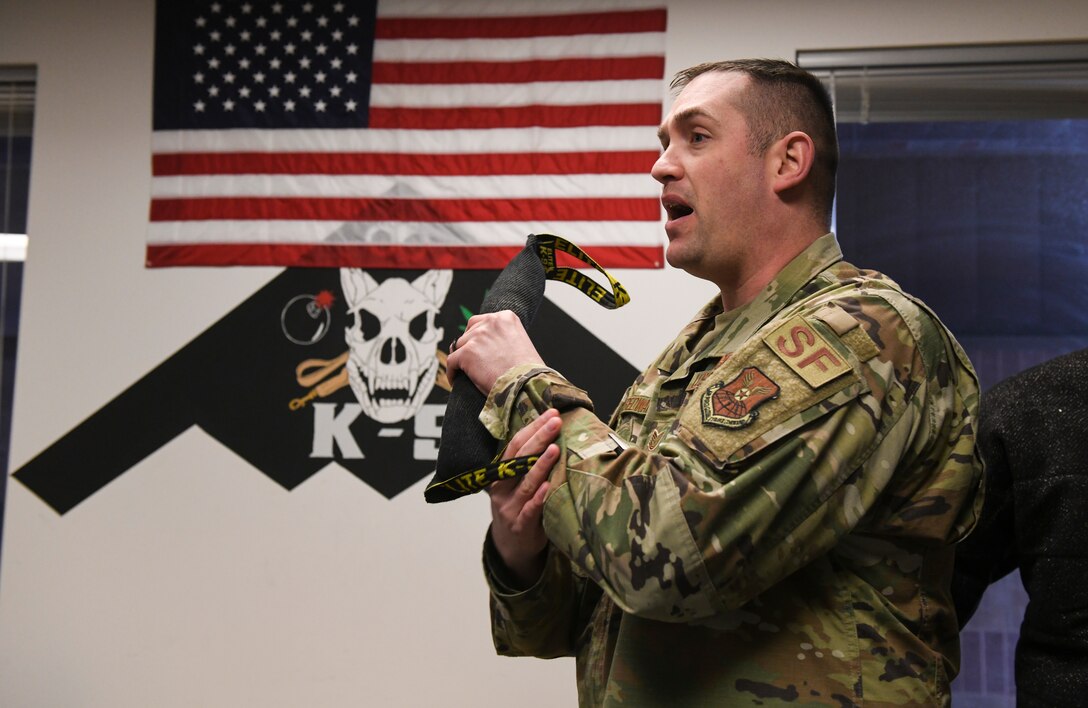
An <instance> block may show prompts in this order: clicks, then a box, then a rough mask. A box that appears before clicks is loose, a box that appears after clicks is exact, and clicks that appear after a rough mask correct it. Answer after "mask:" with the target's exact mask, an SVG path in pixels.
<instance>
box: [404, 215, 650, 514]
mask: <svg viewBox="0 0 1088 708" xmlns="http://www.w3.org/2000/svg"><path fill="white" fill-rule="evenodd" d="M556 251H562V252H564V253H567V254H569V255H571V256H573V257H574V258H576V259H578V260H579V261H581V262H583V263H585V264H587V265H590V266H592V267H593V268H596V269H597V270H598V271H600V272H601V273H602V274H603V275H604V277H605V278H607V279H608V283H609V285H610V286H611V290H609V289H607V288H605V287H603V286H601V285H600V284H598V283H597V282H596V281H594V280H593V279H592V278H589V277H587V276H586V275H583V274H582V273H580V272H578V271H577V270H575V269H574V268H567V267H563V266H559V265H558V264H557V262H556ZM546 280H559V281H561V282H564V283H567V284H569V285H572V286H574V287H576V288H578V289H579V290H581V291H582V292H583V293H585V294H586V295H587V296H588V297H589V298H591V299H592V300H594V301H595V302H598V303H600V304H601V306H603V307H607V308H608V309H615V308H617V307H622V306H623V305H625V304H627V303H628V302H629V301H630V299H631V298H630V296H629V295H628V294H627V291H626V290H625V289H624V287H623V286H622V285H620V284H619V282H617V281H616V279H615V278H613V277H612V276H611V275H610V274H609V273H608V272H607V271H605V269H604V268H602V267H601V266H599V265H598V264H597V262H596V261H594V260H593V259H592V258H590V257H589V255H587V254H586V252H585V251H583V250H582V249H580V248H578V247H577V246H575V245H574V244H573V243H571V242H569V241H567V240H565V239H563V238H560V237H559V236H554V235H552V234H530V235H529V238H528V240H527V242H526V244H525V248H524V249H522V251H521V253H519V254H518V255H516V256H515V257H514V258H513V260H511V261H510V263H509V264H508V265H507V266H506V268H504V269H503V271H502V272H501V273H499V277H498V278H496V279H495V284H494V285H492V286H491V289H490V290H489V291H488V292H487V295H485V296H484V301H483V303H482V304H481V305H480V312H481V313H487V312H499V311H501V310H511V311H512V312H513V313H514V314H516V315H517V316H518V318H519V319H520V320H521V323H522V325H524V326H525V328H526V329H528V328H529V325H530V324H531V323H532V322H533V320H534V319H536V314H537V311H538V310H539V309H540V304H541V302H542V301H543V300H544V282H545V281H546ZM452 384H453V388H452V390H451V392H450V398H449V402H448V403H447V404H446V415H445V418H444V420H443V423H442V440H441V443H440V444H439V448H438V463H437V466H436V469H435V473H434V478H433V479H432V480H431V483H430V484H428V485H427V489H426V491H425V492H424V498H425V499H426V500H427V501H428V502H431V503H438V502H445V501H450V500H452V499H457V498H458V497H463V496H465V495H468V494H474V493H476V492H478V491H480V490H481V489H484V488H485V487H487V486H488V485H489V484H492V483H493V482H496V481H498V480H500V479H511V478H516V477H520V476H522V475H524V474H525V473H526V472H528V471H529V469H530V468H531V467H532V466H533V463H534V462H536V457H535V456H526V457H517V458H513V459H509V460H497V459H495V458H496V457H498V453H499V451H498V449H497V448H498V444H497V441H496V440H495V439H494V438H493V437H491V433H489V432H488V431H487V428H485V427H484V426H483V424H482V423H480V420H479V416H480V411H482V410H483V407H484V403H485V402H486V400H487V399H486V397H485V396H484V394H482V393H480V392H479V391H478V390H477V389H476V386H475V385H473V383H472V381H470V380H469V378H468V377H467V376H458V377H457V378H456V380H454V381H453V382H452Z"/></svg>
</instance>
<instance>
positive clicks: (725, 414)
mask: <svg viewBox="0 0 1088 708" xmlns="http://www.w3.org/2000/svg"><path fill="white" fill-rule="evenodd" d="M778 391H779V388H778V384H776V383H775V382H774V381H771V380H770V379H769V378H767V376H766V375H765V374H764V373H763V372H762V371H760V370H759V369H757V368H755V367H754V366H749V367H748V368H747V369H744V370H743V371H741V372H740V373H739V374H737V377H736V378H735V379H733V380H732V381H730V382H729V383H725V382H724V381H719V382H718V383H716V384H712V385H711V387H710V388H708V389H707V390H706V393H704V394H703V423H705V424H707V425H720V426H722V427H723V428H743V427H745V426H747V425H751V423H752V421H754V420H755V419H756V417H757V416H758V415H759V413H758V412H757V411H756V408H758V407H759V406H761V405H763V404H764V403H766V402H767V401H770V400H772V399H775V398H778Z"/></svg>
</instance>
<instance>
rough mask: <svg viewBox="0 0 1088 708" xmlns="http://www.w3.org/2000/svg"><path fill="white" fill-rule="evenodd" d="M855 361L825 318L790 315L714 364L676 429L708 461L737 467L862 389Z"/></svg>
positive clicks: (861, 381) (861, 379) (681, 437)
mask: <svg viewBox="0 0 1088 708" xmlns="http://www.w3.org/2000/svg"><path fill="white" fill-rule="evenodd" d="M860 367H861V364H860V363H859V360H858V357H857V355H856V354H855V353H854V351H853V350H852V349H851V348H850V347H848V346H846V344H844V343H843V342H842V341H841V340H840V338H839V336H838V335H837V334H836V333H835V332H834V331H833V330H832V329H831V328H830V327H829V326H827V325H826V324H825V323H824V322H822V321H817V320H816V319H815V318H806V317H802V316H800V315H798V316H794V317H791V318H790V319H788V320H786V321H785V322H783V323H779V324H776V325H775V327H774V328H772V329H770V330H768V331H767V332H764V333H763V334H762V335H761V336H760V338H758V339H754V340H752V341H751V342H749V343H748V344H746V345H745V346H744V347H743V348H742V349H741V350H740V351H738V352H737V354H736V355H734V356H733V357H731V358H730V359H729V360H728V361H727V362H725V363H724V364H722V365H720V366H719V367H718V368H716V369H715V370H714V371H713V373H712V374H711V375H710V376H708V377H707V378H706V379H705V380H704V381H703V382H702V383H701V384H700V386H699V387H698V388H697V389H696V390H695V391H694V392H693V395H692V397H691V400H690V402H689V404H688V405H687V406H686V407H685V410H684V411H683V412H682V413H681V415H680V418H679V420H678V421H677V427H676V429H675V433H674V434H675V435H676V436H677V437H678V438H679V439H680V441H681V442H682V443H683V444H684V445H685V446H687V447H688V448H690V449H691V450H693V451H694V452H695V453H696V454H698V455H699V456H700V457H702V458H703V459H704V460H706V462H707V463H708V464H709V465H711V466H712V467H715V468H718V469H724V468H728V467H731V466H737V465H739V464H741V463H742V462H744V461H745V460H746V459H747V458H749V457H750V456H752V455H754V454H756V453H758V452H759V451H761V450H762V449H764V448H765V447H767V446H769V445H771V444H772V443H774V442H776V441H778V440H780V439H781V438H783V437H785V436H787V435H790V434H791V433H793V432H795V431H797V430H799V429H801V428H803V427H805V426H807V425H809V424H810V423H812V422H813V421H815V420H817V419H819V418H822V417H824V416H825V415H827V414H829V413H830V412H832V411H833V410H835V409H836V408H839V407H840V406H842V405H844V404H846V403H849V402H850V401H852V400H854V399H856V398H857V397H859V396H861V395H862V394H864V393H866V392H867V391H868V390H869V388H868V385H867V384H866V383H865V379H864V378H863V377H862V376H861V371H860Z"/></svg>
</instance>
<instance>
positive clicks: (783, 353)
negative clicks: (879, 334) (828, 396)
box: [763, 315, 852, 388]
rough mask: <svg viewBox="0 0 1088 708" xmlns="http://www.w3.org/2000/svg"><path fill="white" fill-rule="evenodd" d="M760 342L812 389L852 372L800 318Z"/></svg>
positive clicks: (843, 360) (820, 336)
mask: <svg viewBox="0 0 1088 708" xmlns="http://www.w3.org/2000/svg"><path fill="white" fill-rule="evenodd" d="M763 343H764V344H766V345H767V346H768V347H769V348H770V350H771V351H772V352H774V353H775V354H776V355H778V358H779V359H781V360H782V361H783V362H785V364H786V366H788V367H790V368H791V369H793V370H794V372H795V373H796V374H797V375H798V376H800V377H801V378H803V379H804V380H805V382H806V383H808V385H809V386H811V387H812V388H819V387H820V386H823V385H824V384H825V383H827V382H828V381H831V380H833V379H835V378H838V377H839V376H841V375H843V374H845V373H846V372H848V371H851V370H852V369H851V366H850V363H849V362H848V361H846V360H845V359H843V357H842V356H841V355H840V354H839V353H838V352H836V351H835V348H834V347H832V346H831V344H830V343H829V342H828V341H827V340H826V339H824V337H823V336H822V335H821V334H820V333H819V332H817V331H816V329H815V328H814V327H813V326H812V325H811V324H809V323H808V322H806V321H805V319H804V318H803V317H801V316H800V315H797V316H795V317H791V318H790V319H789V320H787V321H786V323H785V324H783V325H782V326H781V327H779V328H778V329H776V330H775V331H773V332H771V333H770V334H768V335H767V336H766V337H764V338H763Z"/></svg>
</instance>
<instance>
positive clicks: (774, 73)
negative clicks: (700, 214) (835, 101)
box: [671, 59, 839, 224]
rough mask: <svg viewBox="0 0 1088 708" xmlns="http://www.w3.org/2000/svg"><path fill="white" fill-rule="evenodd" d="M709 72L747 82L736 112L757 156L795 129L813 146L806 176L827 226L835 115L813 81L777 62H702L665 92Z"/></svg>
mask: <svg viewBox="0 0 1088 708" xmlns="http://www.w3.org/2000/svg"><path fill="white" fill-rule="evenodd" d="M711 71H721V72H729V71H734V72H738V73H742V74H746V75H747V76H749V77H750V78H751V83H750V85H749V87H748V89H747V90H746V91H745V92H744V94H743V95H742V97H741V99H740V103H739V105H738V106H737V108H738V109H739V110H740V111H741V113H743V114H744V118H745V120H746V121H747V123H748V132H749V143H748V149H749V151H750V152H751V153H752V154H753V155H762V154H764V153H765V152H766V151H767V148H769V147H770V146H771V145H772V144H773V143H774V142H775V141H776V140H778V139H779V138H781V137H783V136H785V135H787V134H789V133H791V132H792V131H794V130H800V131H801V132H803V133H806V134H807V135H808V136H809V137H810V138H812V142H813V143H814V144H815V145H816V160H815V164H814V165H813V168H812V172H811V173H810V174H811V176H812V180H813V185H814V186H815V188H816V190H815V191H816V204H815V208H816V210H817V212H818V214H819V215H820V216H821V218H823V219H824V220H825V222H826V223H828V224H830V223H831V207H832V203H833V202H834V200H835V172H836V170H837V169H838V165H839V142H838V139H837V138H836V136H835V112H834V108H833V107H832V103H831V96H830V95H829V94H828V92H827V89H826V88H824V85H823V84H821V83H820V80H819V79H817V78H816V77H815V76H813V75H812V74H810V73H809V72H807V71H805V70H804V69H802V68H800V67H798V66H797V65H795V64H792V63H790V62H788V61H783V60H780V59H737V60H732V61H718V62H707V63H705V64H698V65H696V66H693V67H690V68H688V69H684V70H683V71H680V72H678V73H677V74H676V76H675V77H674V78H673V80H672V84H671V88H672V89H673V90H675V91H679V90H680V89H683V88H684V87H685V86H687V85H688V84H689V83H690V82H691V81H692V79H694V78H695V77H696V76H699V75H701V74H705V73H708V72H711Z"/></svg>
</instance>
